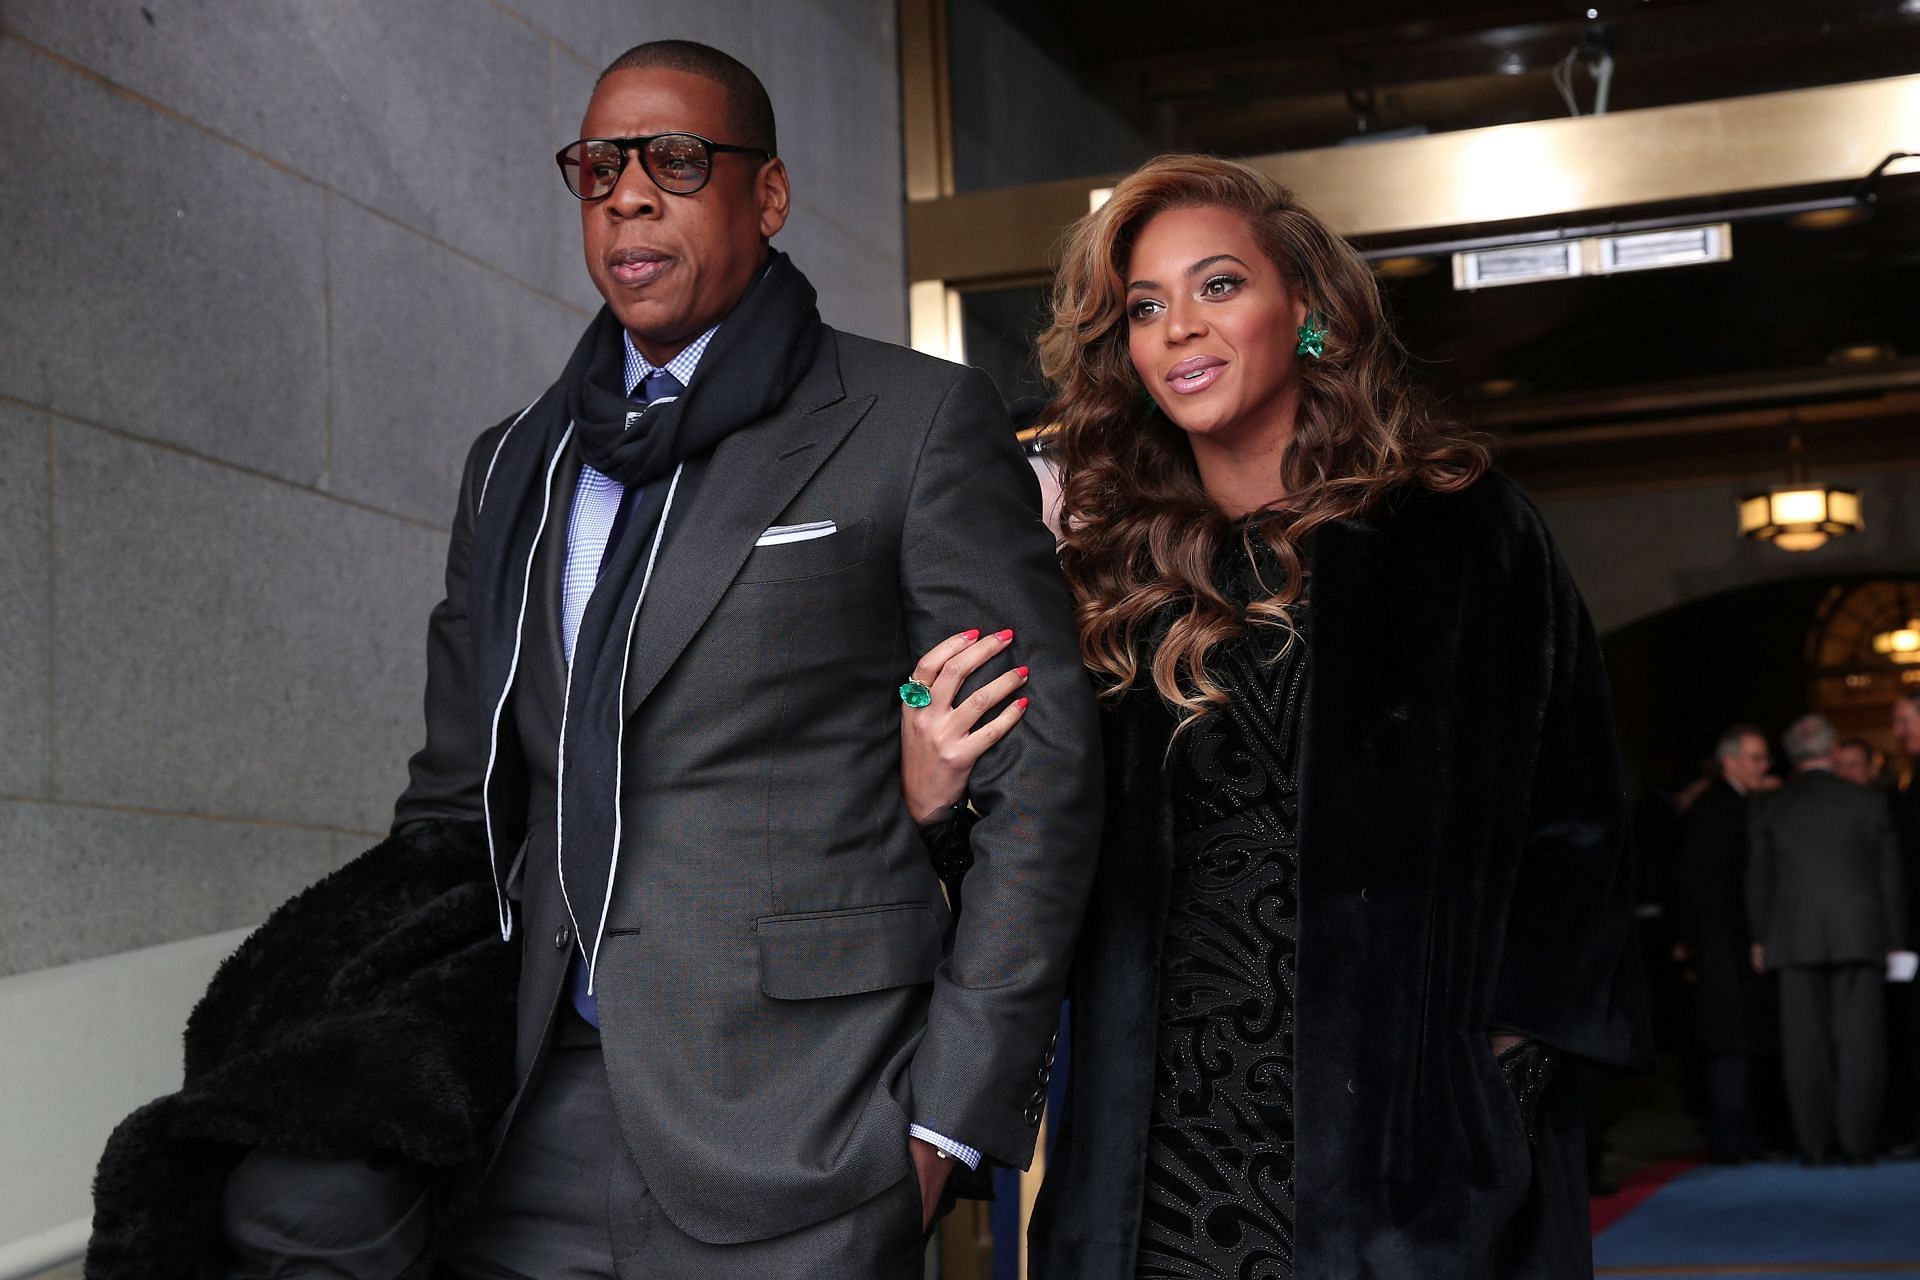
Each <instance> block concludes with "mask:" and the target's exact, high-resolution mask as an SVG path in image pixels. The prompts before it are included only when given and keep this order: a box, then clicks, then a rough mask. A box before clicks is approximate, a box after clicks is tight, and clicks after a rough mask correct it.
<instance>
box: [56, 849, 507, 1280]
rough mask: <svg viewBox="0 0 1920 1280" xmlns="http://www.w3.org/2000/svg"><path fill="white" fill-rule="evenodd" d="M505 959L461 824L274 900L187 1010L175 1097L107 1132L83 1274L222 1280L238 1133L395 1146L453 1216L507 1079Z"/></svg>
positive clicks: (347, 1153) (294, 1145)
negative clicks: (182, 1067) (223, 1216)
mask: <svg viewBox="0 0 1920 1280" xmlns="http://www.w3.org/2000/svg"><path fill="white" fill-rule="evenodd" d="M519 962H520V947H519V944H518V943H513V944H505V943H502V942H501V941H500V931H499V925H498V918H497V915H496V909H495V905H494V893H493V882H492V878H491V873H490V871H489V870H488V863H487V846H486V836H485V834H484V832H483V831H482V829H481V827H480V824H479V823H457V822H420V823H415V824H413V825H411V826H408V827H405V828H403V829H402V830H401V831H399V832H397V833H395V834H394V835H393V836H391V837H389V838H388V839H387V840H385V841H383V842H382V843H381V844H379V845H378V846H376V847H375V848H373V849H372V850H370V851H368V852H367V853H364V854H362V855H361V856H360V857H359V858H357V859H355V860H354V861H353V862H350V863H348V864H347V865H346V866H344V867H342V868H341V869H340V870H338V871H336V872H334V873H333V874H332V875H330V876H328V877H327V878H326V879H324V880H322V881H321V882H320V883H318V884H316V885H314V886H313V887H312V888H310V889H308V890H306V891H305V892H304V893H302V894H300V895H299V896H298V897H296V898H294V899H293V900H292V901H290V902H288V903H287V904H286V905H285V906H283V907H281V908H279V909H278V910H277V911H275V912H274V913H273V914H272V915H271V916H269V917H268V918H267V920H266V922H265V923H264V924H263V925H261V927H260V928H259V929H258V930H256V931H255V932H254V933H253V934H252V935H251V936H249V937H248V938H247V940H246V941H245V942H244V943H242V944H241V945H240V948H239V950H237V951H236V952H234V954H233V955H232V956H230V957H229V958H228V959H227V960H226V962H225V963H223V964H222V965H221V966H220V969H219V972H217V973H216V974H215V975H214V978H213V982H212V984H211V985H210V986H209V987H208V989H207V994H206V995H205V997H203V998H202V999H201V1001H200V1003H199V1005H198V1006H197V1007H195V1009H194V1011H193V1015H192V1017H191V1018H190V1019H189V1020H188V1022H187V1031H186V1076H185V1083H184V1084H183V1085H182V1087H181V1089H180V1091H179V1092H178V1093H172V1094H168V1095H167V1096H166V1097H163V1098H160V1099H158V1100H156V1101H154V1102H151V1103H148V1104H147V1105H146V1106H144V1107H142V1108H141V1109H140V1110H138V1111H136V1112H134V1113H133V1114H132V1115H130V1116H128V1117H127V1118H126V1119H125V1120H124V1121H122V1122H121V1124H120V1126H119V1127H118V1128H117V1129H115V1130H114V1133H113V1136H112V1137H111V1138H110V1139H109V1140H108V1142H107V1147H106V1152H105V1154H104V1155H102V1156H101V1158H100V1167H99V1171H98V1173H97V1174H96V1175H95V1178H94V1216H93V1238H92V1240H91V1241H90V1243H89V1244H88V1247H87V1261H86V1276H87V1280H135V1278H138V1280H215V1278H217V1277H220V1276H222V1275H224V1274H225V1267H224V1263H225V1243H224V1240H223V1237H222V1235H221V1229H220V1199H221V1193H222V1190H223V1189H224V1187H225V1185H226V1179H227V1174H228V1172H229V1171H230V1170H231V1169H232V1167H233V1165H234V1163H235V1162H236V1161H237V1160H238V1159H239V1157H240V1156H241V1155H242V1154H243V1153H244V1152H245V1150H246V1149H247V1148H249V1147H252V1146H264V1147H268V1148H271V1149H273V1150H278V1151H283V1152H288V1153H292V1154H299V1155H312V1156H342V1157H362V1156H369V1157H377V1156H398V1157H403V1158H405V1159H408V1160H412V1161H415V1162H417V1163H418V1164H420V1165H422V1166H424V1167H425V1168H427V1169H429V1170H431V1171H433V1172H434V1174H435V1175H436V1181H435V1193H436V1199H437V1204H436V1208H437V1210H438V1211H439V1212H440V1213H441V1214H443V1215H446V1214H450V1213H454V1212H457V1210H458V1208H459V1206H460V1205H461V1203H462V1202H463V1201H464V1200H465V1199H466V1197H467V1196H468V1195H470V1194H471V1192H472V1190H473V1189H474V1184H475V1183H476V1182H477V1175H478V1173H479V1171H480V1169H481V1165H482V1160H483V1157H484V1155H485V1150H486V1138H487V1133H488V1130H489V1129H490V1128H492V1126H493V1124H494V1121H495V1119H496V1118H497V1117H498V1116H499V1114H500V1113H501V1111H502V1110H503V1109H504V1108H505V1106H506V1103H507V1100H508V1099H509V1097H510V1096H511V1095H512V1092H513V1036H514V1011H513V1000H514V986H515V979H516V975H517V972H518V969H519Z"/></svg>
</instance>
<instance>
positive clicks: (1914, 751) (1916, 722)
mask: <svg viewBox="0 0 1920 1280" xmlns="http://www.w3.org/2000/svg"><path fill="white" fill-rule="evenodd" d="M1893 736H1894V738H1895V740H1896V741H1898V742H1899V743H1900V749H1901V750H1902V751H1904V752H1906V753H1907V754H1908V755H1910V756H1920V707H1917V706H1915V705H1914V703H1913V699H1911V698H1895V699H1894V701H1893Z"/></svg>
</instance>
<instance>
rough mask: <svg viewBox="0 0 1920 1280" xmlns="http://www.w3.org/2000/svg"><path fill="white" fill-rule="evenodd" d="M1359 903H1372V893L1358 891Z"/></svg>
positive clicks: (1363, 890) (1365, 890)
mask: <svg viewBox="0 0 1920 1280" xmlns="http://www.w3.org/2000/svg"><path fill="white" fill-rule="evenodd" d="M1360 901H1362V902H1372V901H1373V893H1372V892H1371V891H1370V890H1367V889H1362V890H1361V891H1360Z"/></svg>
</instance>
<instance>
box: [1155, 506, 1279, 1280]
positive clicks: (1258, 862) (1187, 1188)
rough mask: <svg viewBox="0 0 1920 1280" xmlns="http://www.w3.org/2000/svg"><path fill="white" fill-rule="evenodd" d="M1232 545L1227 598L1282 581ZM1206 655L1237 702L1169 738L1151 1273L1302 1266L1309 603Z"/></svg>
mask: <svg viewBox="0 0 1920 1280" xmlns="http://www.w3.org/2000/svg"><path fill="white" fill-rule="evenodd" d="M1238 533H1239V529H1238V528H1236V530H1235V535H1236V536H1233V537H1231V538H1230V539H1229V546H1228V548H1227V555H1226V556H1225V557H1224V558H1223V559H1224V563H1223V567H1222V570H1221V582H1222V587H1223V589H1224V591H1225V593H1226V595H1227V597H1228V598H1229V599H1230V600H1232V601H1233V602H1234V603H1236V604H1239V605H1242V606H1244V605H1245V604H1246V603H1247V602H1248V601H1249V600H1250V599H1253V598H1255V597H1256V596H1259V597H1264V596H1269V595H1271V594H1273V592H1274V591H1276V590H1277V589H1278V586H1279V584H1280V582H1281V581H1282V579H1281V578H1280V576H1279V567H1278V565H1277V564H1275V563H1273V561H1272V558H1271V553H1270V552H1268V551H1267V550H1266V548H1265V545H1264V544H1260V545H1259V549H1258V554H1259V556H1260V576H1261V577H1264V579H1265V584H1264V585H1262V583H1261V582H1260V581H1259V579H1258V578H1256V576H1255V574H1254V572H1253V571H1252V564H1251V563H1250V562H1249V561H1248V558H1247V555H1246V552H1245V551H1244V550H1243V548H1242V544H1241V542H1240V539H1239V537H1238V536H1237V535H1238ZM1288 614H1289V618H1290V620H1291V624H1292V626H1291V630H1290V631H1289V630H1288V629H1285V628H1281V627H1276V626H1266V625H1257V626H1249V627H1248V628H1247V630H1246V631H1245V632H1244V633H1243V634H1242V635H1240V636H1238V637H1236V638H1235V639H1234V640H1232V641H1229V642H1227V643H1226V644H1223V645H1222V646H1220V647H1219V648H1217V649H1216V650H1215V651H1214V652H1213V653H1212V654H1210V655H1209V657H1208V662H1207V667H1208V671H1209V673H1210V674H1211V675H1212V676H1213V677H1214V678H1215V679H1216V680H1217V681H1218V682H1219V683H1220V684H1221V686H1222V687H1223V688H1225V690H1226V691H1227V694H1228V696H1229V698H1230V702H1229V703H1228V705H1227V706H1225V707H1223V708H1220V709H1218V710H1217V711H1214V712H1212V713H1210V714H1208V715H1206V716H1205V717H1203V718H1202V719H1201V720H1199V721H1198V722H1197V723H1196V724H1195V725H1194V726H1193V727H1192V728H1190V729H1188V730H1187V731H1185V732H1184V733H1181V734H1179V735H1178V736H1176V737H1175V739H1174V744H1173V754H1172V757H1171V759H1170V760H1169V762H1168V767H1169V768H1170V770H1171V771H1172V776H1171V782H1172V788H1173V794H1172V799H1173V813H1174V823H1175V857H1174V869H1173V883H1172V898H1171V911H1170V914H1169V917H1168V921H1167V932H1166V939H1165V947H1164V951H1163V953H1162V963H1161V977H1160V1034H1159V1055H1158V1064H1157V1068H1156V1089H1155V1096H1154V1100H1153V1115H1152V1122H1151V1126H1150V1128H1149V1130H1148V1138H1147V1180H1146V1201H1145V1204H1144V1205H1143V1207H1142V1208H1143V1212H1142V1216H1141V1227H1140V1249H1139V1261H1138V1264H1137V1268H1136V1274H1137V1275H1138V1276H1140V1277H1142V1278H1143V1280H1144V1278H1145V1277H1172V1276H1179V1277H1194V1276H1223V1277H1234V1278H1235V1280H1264V1278H1267V1277H1290V1276H1292V1275H1293V1252H1294V1251H1293V1244H1294V1197H1293V1154H1294V1153H1293V1009H1294V951H1295V937H1296V935H1295V923H1296V921H1297V919H1298V915H1299V899H1298V894H1297V886H1298V884H1299V876H1298V862H1297V854H1298V844H1297V841H1296V832H1297V827H1298V818H1299V786H1298V782H1299V776H1300V724H1301V720H1302V717H1303V714H1304V711H1305V700H1306V686H1307V652H1308V644H1307V607H1306V604H1305V603H1304V601H1302V602H1297V603H1295V604H1292V605H1290V606H1288Z"/></svg>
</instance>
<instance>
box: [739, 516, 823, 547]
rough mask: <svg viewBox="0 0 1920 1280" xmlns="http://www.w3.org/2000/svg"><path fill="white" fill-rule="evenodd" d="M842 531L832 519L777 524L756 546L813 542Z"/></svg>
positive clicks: (762, 535)
mask: <svg viewBox="0 0 1920 1280" xmlns="http://www.w3.org/2000/svg"><path fill="white" fill-rule="evenodd" d="M838 532H840V526H839V525H837V524H835V523H834V522H833V521H831V520H812V521H809V522H808V523H806V524H776V525H774V526H773V527H772V528H771V529H768V530H767V531H766V532H765V533H763V534H761V535H760V539H759V541H757V542H755V543H754V544H753V545H754V546H756V547H778V546H782V545H784V544H786V543H789V542H811V541H812V540H813V539H815V538H826V537H830V536H832V535H833V534H836V533H838Z"/></svg>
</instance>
